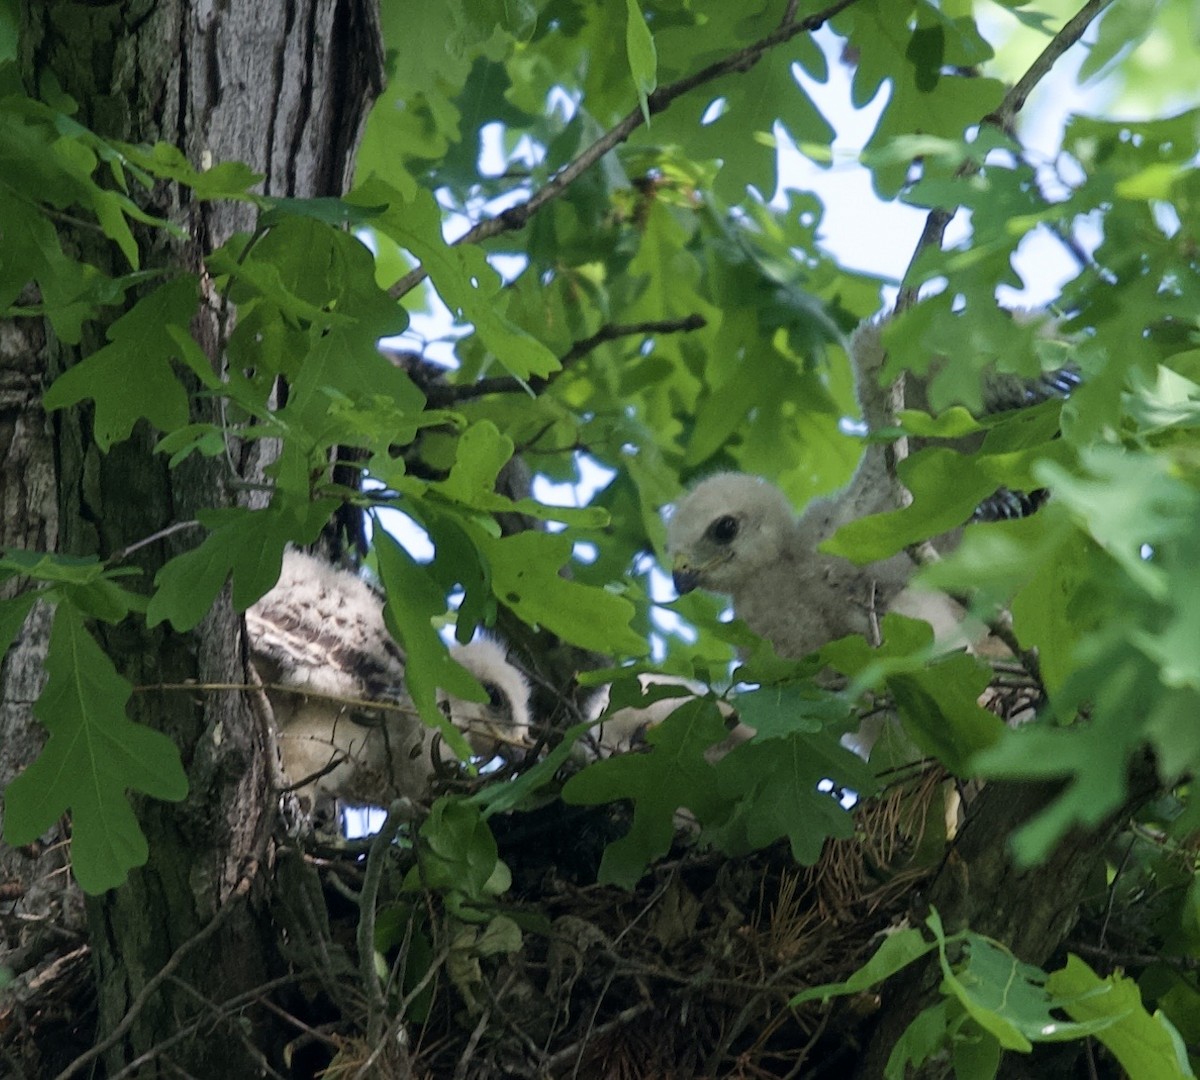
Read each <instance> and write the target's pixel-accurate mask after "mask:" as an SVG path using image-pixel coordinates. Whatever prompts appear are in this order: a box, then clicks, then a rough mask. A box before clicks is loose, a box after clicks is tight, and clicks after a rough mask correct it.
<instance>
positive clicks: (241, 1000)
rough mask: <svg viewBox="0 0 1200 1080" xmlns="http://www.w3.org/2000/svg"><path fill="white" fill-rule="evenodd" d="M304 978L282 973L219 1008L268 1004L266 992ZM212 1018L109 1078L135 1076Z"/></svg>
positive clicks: (205, 1017) (202, 1018) (195, 1022)
mask: <svg viewBox="0 0 1200 1080" xmlns="http://www.w3.org/2000/svg"><path fill="white" fill-rule="evenodd" d="M303 978H304V973H303V972H292V973H291V974H288V975H281V976H280V977H279V978H277V979H272V980H271V981H270V982H267V983H263V984H262V985H261V986H256V987H255V988H254V989H253V990H247V991H246V992H245V993H243V994H238V995H237V997H232V998H230V999H229V1000H228V1001H224V1002H222V1003H221V1004H220V1005H219V1006H218V1008H220V1009H221V1010H222V1011H223V1012H227V1013H232V1012H237V1011H240V1010H241V1009H244V1008H245V1007H246V1006H247V1005H253V1004H259V1005H266V1004H267V1000H266V998H264V997H263V995H264V994H267V993H270V992H271V991H272V990H278V989H280V988H281V987H284V986H288V985H290V984H292V983H297V982H300V981H302V980H303ZM209 1020H210V1017H209V1015H208V1014H205V1015H203V1016H198V1017H197V1018H196V1019H195V1020H192V1021H190V1022H189V1023H188V1024H186V1025H185V1026H184V1027H181V1028H180V1029H179V1030H178V1031H175V1032H173V1033H172V1034H171V1035H170V1036H169V1037H167V1038H166V1039H164V1040H163V1041H162V1042H160V1043H158V1044H157V1045H155V1046H152V1047H151V1048H150V1049H149V1050H147V1051H146V1052H145V1053H144V1054H142V1055H141V1056H140V1057H138V1058H135V1059H134V1060H133V1061H131V1062H130V1063H129V1064H128V1065H126V1066H125V1067H124V1068H123V1069H121V1071H120V1072H117V1073H114V1074H113V1075H112V1076H111V1077H110V1078H109V1080H126V1078H127V1077H131V1076H133V1075H134V1074H135V1073H137V1072H138V1070H140V1069H141V1067H142V1066H143V1065H146V1064H148V1063H149V1062H151V1061H153V1060H155V1059H156V1058H158V1057H160V1056H161V1055H162V1054H163V1053H164V1052H165V1051H166V1050H169V1049H170V1048H171V1047H172V1046H174V1045H176V1044H177V1043H180V1042H183V1040H184V1039H187V1038H190V1037H191V1036H193V1035H195V1034H196V1032H197V1031H198V1030H199V1029H200V1028H201V1027H202V1026H203V1025H204V1024H207V1023H208V1022H209Z"/></svg>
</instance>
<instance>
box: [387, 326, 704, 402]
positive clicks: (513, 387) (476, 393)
mask: <svg viewBox="0 0 1200 1080" xmlns="http://www.w3.org/2000/svg"><path fill="white" fill-rule="evenodd" d="M707 325H708V321H707V320H706V319H705V318H704V316H703V315H694V314H693V315H687V316H685V317H684V318H682V319H654V320H651V321H649V322H640V323H628V324H621V323H608V324H606V325H605V326H602V327H600V329H599V330H597V331H596V332H595V333H594V334H592V335H591V336H590V337H586V338H583V339H582V340H581V341H577V342H575V344H574V345H572V346H571V347H570V348H569V349H568V350H567V351H566V352H565V353H563V355H562V356H560V357H559V363H560V364H561V365H562V368H561V370H563V371H565V370H566V369H567V368H568V367H570V366H571V364H573V363H574V362H575V361H577V360H580V359H582V358H583V357H584V356H587V354H588V353H590V352H592V351H593V350H594V349H597V348H599V347H600V346H601V345H603V344H605V343H606V342H609V341H616V340H617V339H618V338H623V337H633V336H635V335H638V334H686V333H690V332H691V331H693V330H701V329H703V328H704V327H705V326H707ZM410 374H411V373H410ZM549 382H550V380H549V379H548V378H546V379H531V380H530V381H529V382H528V383H525V382H523V381H521V380H520V379H516V378H513V377H512V376H511V375H499V376H497V377H496V378H493V379H480V380H478V381H477V382H473V383H466V384H463V385H461V386H448V385H446V384H444V383H434V384H425V385H423V386H422V387H421V389H422V391H423V392H424V394H425V397H426V399H427V401H428V402H429V404H430V405H432V406H433V407H434V408H442V407H444V406H447V405H451V404H453V403H455V402H458V401H467V400H470V399H472V398H479V397H484V396H485V395H487V394H512V393H518V392H521V391H525V390H530V389H532V390H534V391H537V390H540V389H541V388H542V387H543V386H545V385H546V384H547V383H549Z"/></svg>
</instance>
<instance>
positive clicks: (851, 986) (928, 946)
mask: <svg viewBox="0 0 1200 1080" xmlns="http://www.w3.org/2000/svg"><path fill="white" fill-rule="evenodd" d="M936 948H937V942H936V941H926V940H925V936H924V935H923V934H922V933H921V931H920V930H918V929H916V928H915V927H912V926H909V927H905V928H904V929H900V930H894V931H892V932H887V933H885V935H884V938H883V942H882V944H881V945H880V946H879V948H878V949H876V950H875V952H874V953H873V954H872V956H871V959H870V960H868V961H867V962H866V963H865V964H863V966H862V967H860V968H859V969H858V970H857V971H856V972H854V974H853V975H851V976H850V977H849V978H848V979H846V980H844V981H843V982H837V983H825V984H824V985H822V986H812V987H809V989H807V990H802V991H801V992H800V993H798V994H797V995H796V996H795V997H793V998H792V999H791V1000H790V1001H789V1002H788V1005H789V1006H790V1007H792V1008H795V1007H796V1006H797V1005H802V1004H804V1002H806V1001H828V1000H829V999H830V998H831V997H844V996H845V995H847V994H858V993H861V992H862V991H863V990H869V989H870V988H871V987H872V986H877V985H878V984H879V983H881V982H883V981H884V980H885V979H890V978H891V977H892V976H893V975H895V974H896V972H897V971H901V970H903V969H904V968H906V967H908V965H909V964H911V963H912V962H913V961H914V960H920V959H921V957H922V956H925V955H926V954H927V953H931V952H933V950H934V949H936Z"/></svg>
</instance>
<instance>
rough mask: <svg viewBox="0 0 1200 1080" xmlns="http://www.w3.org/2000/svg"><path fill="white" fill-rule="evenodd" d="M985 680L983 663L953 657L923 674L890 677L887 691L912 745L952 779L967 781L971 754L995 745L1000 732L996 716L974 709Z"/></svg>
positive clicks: (988, 675) (962, 656)
mask: <svg viewBox="0 0 1200 1080" xmlns="http://www.w3.org/2000/svg"><path fill="white" fill-rule="evenodd" d="M990 681H991V669H990V668H989V667H988V666H987V665H986V664H982V663H980V662H979V661H978V660H976V659H975V657H973V656H969V655H967V654H966V653H954V654H952V655H950V656H946V657H943V658H941V659H939V660H937V661H935V662H934V663H932V664H931V665H930V666H929V667H927V668H925V669H923V670H920V671H908V672H904V673H902V674H896V675H894V676H891V677H890V678H889V679H888V680H887V686H888V690H889V691H890V693H891V695H892V698H893V700H894V701H895V702H896V707H897V708H898V709H899V711H900V715H901V717H902V718H903V720H904V727H905V730H906V731H907V732H908V734H909V735H910V737H911V738H912V740H913V741H914V742H915V743H916V744H917V746H918V747H920V748H921V750H923V751H924V752H925V753H927V754H932V755H933V756H935V757H936V758H937V759H938V760H939V761H941V762H942V763H943V764H944V765H945V766H946V768H948V769H949V770H950V771H951V772H952V773H954V774H955V775H956V776H969V775H970V774H971V766H970V765H969V764H968V763H969V762H970V760H971V759H972V758H973V757H974V755H975V754H977V753H979V752H980V751H982V750H986V749H987V748H988V747H991V746H995V745H996V743H997V742H998V741H999V740H1000V739H1001V738H1002V737H1003V735H1004V732H1005V730H1006V729H1005V725H1004V722H1003V721H1002V720H1001V719H1000V718H999V717H998V716H996V715H995V714H994V713H991V712H988V711H987V709H984V708H982V707H981V706H980V705H979V696H980V695H981V694H982V693H983V691H984V690H985V689H986V688H987V686H988V684H989V683H990Z"/></svg>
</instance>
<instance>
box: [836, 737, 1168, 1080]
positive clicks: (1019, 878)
mask: <svg viewBox="0 0 1200 1080" xmlns="http://www.w3.org/2000/svg"><path fill="white" fill-rule="evenodd" d="M1059 790H1060V788H1059V785H1057V784H1050V783H1040V782H1038V783H1035V782H995V783H991V784H988V785H986V786H985V787H984V788H983V790H982V791H981V792H980V794H979V796H978V797H977V798H976V800H975V801H974V803H973V805H972V806H971V808H970V813H969V815H968V819H967V821H966V822H965V824H964V826H963V829H962V832H961V834H960V835H959V837H958V839H957V841H956V842H955V844H954V845H953V846H952V847H951V848H950V850H949V853H948V854H947V857H946V860H945V862H944V863H943V865H942V867H941V870H940V871H939V872H938V874H937V875H936V877H934V879H933V880H932V881H931V882H930V883H929V887H928V889H927V891H926V893H925V895H924V897H922V901H923V902H922V905H921V906H922V907H923V909H924V911H925V912H927V911H928V908H929V907H934V908H936V909H937V910H938V913H939V915H940V916H941V919H942V923H943V925H944V926H945V928H946V932H947V933H955V932H957V931H959V930H963V929H965V928H967V927H970V929H971V930H973V931H975V932H976V933H978V934H983V935H985V936H987V937H991V938H994V939H995V940H997V941H1002V942H1003V943H1004V944H1005V945H1006V946H1007V947H1008V948H1009V949H1011V950H1012V952H1013V953H1014V955H1015V956H1016V957H1017V958H1018V959H1019V960H1023V961H1024V962H1025V963H1028V964H1034V965H1037V966H1045V965H1046V962H1047V961H1048V960H1049V959H1050V957H1051V956H1052V955H1053V954H1054V953H1055V951H1056V950H1058V949H1059V948H1060V947H1061V946H1062V944H1063V942H1064V941H1065V940H1066V939H1067V936H1068V934H1070V932H1071V930H1072V929H1074V927H1075V923H1076V921H1077V920H1078V918H1079V911H1080V906H1081V904H1082V902H1083V900H1084V899H1085V897H1086V895H1087V890H1088V888H1089V887H1091V886H1092V885H1094V883H1095V881H1096V875H1097V871H1099V870H1100V869H1102V868H1103V865H1104V862H1103V860H1104V858H1105V854H1106V852H1107V850H1108V847H1109V845H1110V844H1111V842H1112V839H1113V837H1114V836H1115V835H1116V834H1117V833H1118V832H1119V831H1120V830H1121V829H1122V828H1124V827H1125V825H1126V824H1127V823H1128V821H1129V819H1130V816H1131V815H1133V814H1134V813H1136V812H1137V810H1138V809H1139V808H1140V807H1142V806H1143V805H1145V803H1146V802H1147V801H1149V800H1150V799H1151V798H1153V797H1154V795H1155V794H1156V793H1157V792H1158V790H1159V781H1158V776H1157V772H1156V770H1155V766H1154V763H1153V762H1152V761H1151V760H1150V759H1149V758H1148V757H1146V758H1143V759H1142V760H1140V761H1138V762H1137V763H1136V764H1135V765H1134V767H1133V768H1132V769H1131V770H1130V776H1129V788H1128V793H1127V795H1126V798H1125V800H1124V802H1123V803H1122V804H1121V806H1120V807H1118V808H1117V809H1116V810H1115V811H1114V812H1113V813H1112V814H1110V815H1109V816H1108V818H1107V819H1106V820H1105V821H1104V822H1102V823H1101V824H1100V825H1098V826H1097V827H1096V828H1095V829H1091V830H1089V831H1087V832H1084V831H1083V830H1078V829H1077V830H1075V831H1074V832H1072V833H1070V834H1068V835H1067V836H1066V837H1065V838H1064V839H1063V840H1062V842H1061V843H1059V844H1058V845H1057V846H1056V847H1055V849H1054V850H1053V851H1052V852H1051V853H1050V854H1049V855H1048V856H1047V858H1046V860H1045V862H1044V863H1042V864H1041V865H1039V866H1036V867H1034V868H1033V869H1029V870H1022V869H1018V868H1017V867H1016V866H1014V864H1013V860H1012V856H1011V855H1010V853H1009V851H1008V847H1007V838H1008V837H1010V836H1011V835H1012V834H1013V833H1014V832H1015V831H1016V830H1017V829H1018V828H1020V826H1021V825H1023V824H1024V823H1025V822H1026V821H1028V820H1029V819H1030V818H1031V817H1032V816H1033V815H1034V814H1036V813H1037V812H1038V811H1040V810H1043V809H1044V808H1045V807H1046V806H1047V805H1048V804H1049V802H1050V801H1051V800H1052V798H1053V797H1054V796H1055V795H1056V794H1057V793H1058V791H1059ZM915 921H917V918H916V913H915V912H914V922H915ZM941 981H942V972H941V968H940V966H939V964H938V961H937V957H936V956H928V957H926V958H925V959H924V960H922V961H920V962H919V963H917V964H914V965H913V966H912V967H911V968H909V969H906V970H905V971H903V972H901V973H899V974H898V975H897V976H896V977H895V978H893V979H892V980H890V981H889V982H888V983H886V984H884V987H883V990H882V999H883V1010H882V1012H881V1013H880V1015H879V1017H878V1019H877V1022H876V1025H875V1029H874V1031H873V1033H872V1035H871V1038H870V1042H869V1044H868V1046H867V1049H866V1052H865V1053H864V1054H863V1055H862V1057H861V1060H860V1061H859V1062H858V1064H857V1067H856V1068H855V1069H854V1072H853V1075H855V1076H858V1077H862V1078H863V1080H868V1078H875V1077H879V1076H882V1075H883V1074H884V1068H885V1066H886V1065H887V1060H888V1056H889V1055H890V1054H891V1052H892V1049H893V1047H895V1045H896V1043H897V1042H898V1041H899V1039H900V1037H901V1035H903V1034H904V1032H905V1030H906V1029H907V1028H908V1026H909V1024H911V1023H912V1021H913V1020H914V1019H915V1018H916V1017H917V1014H918V1013H920V1012H921V1011H922V1010H923V1009H926V1008H928V1007H929V1006H930V1005H932V1004H934V1003H935V1002H936V1001H938V1000H940V997H941V994H940V992H939V990H938V987H939V985H940V984H941ZM947 1068H948V1065H947V1063H946V1062H944V1061H936V1062H931V1063H929V1064H928V1065H927V1066H926V1067H925V1068H924V1069H923V1070H922V1071H921V1072H920V1073H919V1075H920V1076H922V1077H934V1076H941V1075H944V1074H945V1072H946V1070H947Z"/></svg>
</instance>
